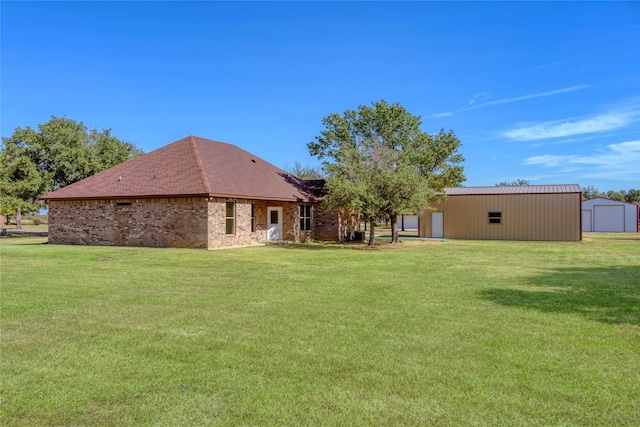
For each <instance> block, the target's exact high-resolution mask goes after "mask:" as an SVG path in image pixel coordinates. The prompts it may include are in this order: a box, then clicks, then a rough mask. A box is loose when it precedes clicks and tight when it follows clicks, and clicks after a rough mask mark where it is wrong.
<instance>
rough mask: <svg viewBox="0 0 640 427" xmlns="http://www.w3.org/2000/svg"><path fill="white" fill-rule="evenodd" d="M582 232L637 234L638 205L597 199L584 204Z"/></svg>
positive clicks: (586, 201)
mask: <svg viewBox="0 0 640 427" xmlns="http://www.w3.org/2000/svg"><path fill="white" fill-rule="evenodd" d="M582 231H584V232H587V233H588V232H608V233H637V232H638V205H635V204H633V203H626V202H619V201H617V200H610V199H605V198H602V197H597V198H595V199H590V200H585V201H583V202H582Z"/></svg>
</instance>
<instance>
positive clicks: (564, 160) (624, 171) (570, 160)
mask: <svg viewBox="0 0 640 427" xmlns="http://www.w3.org/2000/svg"><path fill="white" fill-rule="evenodd" d="M524 163H525V164H526V165H538V166H543V167H547V168H550V169H556V170H555V172H556V173H557V174H572V175H574V176H580V177H583V178H610V179H618V180H623V181H627V180H638V179H640V168H639V167H638V165H640V140H634V141H626V142H621V143H618V144H610V145H607V146H606V147H605V148H604V149H600V150H598V151H597V152H595V153H593V154H589V155H576V154H572V155H551V154H547V155H543V156H534V157H529V158H528V159H526V160H525V161H524Z"/></svg>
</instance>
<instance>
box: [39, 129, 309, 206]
mask: <svg viewBox="0 0 640 427" xmlns="http://www.w3.org/2000/svg"><path fill="white" fill-rule="evenodd" d="M196 195H202V196H205V195H206V196H220V197H239V198H250V199H263V200H283V201H286V200H291V201H295V200H310V199H313V198H315V196H317V195H318V192H317V191H316V190H315V189H313V188H308V186H307V185H306V184H305V182H304V181H302V180H300V179H298V178H296V177H293V176H291V175H289V174H287V173H286V172H285V171H283V170H282V169H279V168H277V167H275V166H274V165H272V164H270V163H268V162H266V161H264V160H262V159H260V158H259V157H257V156H254V155H253V154H251V153H249V152H247V151H244V150H242V149H241V148H238V147H236V146H235V145H231V144H226V143H224V142H218V141H213V140H210V139H205V138H200V137H196V136H189V137H186V138H184V139H181V140H179V141H176V142H174V143H172V144H169V145H166V146H164V147H161V148H159V149H157V150H155V151H152V152H150V153H147V154H144V155H142V156H140V157H136V158H135V159H132V160H129V161H127V162H125V163H122V164H119V165H117V166H114V167H112V168H110V169H107V170H105V171H102V172H100V173H98V174H95V175H93V176H91V177H89V178H86V179H83V180H81V181H78V182H76V183H74V184H71V185H68V186H66V187H64V188H61V189H59V190H57V191H54V192H52V193H49V194H47V195H45V196H43V197H41V198H42V199H44V200H63V199H90V198H130V197H167V196H196Z"/></svg>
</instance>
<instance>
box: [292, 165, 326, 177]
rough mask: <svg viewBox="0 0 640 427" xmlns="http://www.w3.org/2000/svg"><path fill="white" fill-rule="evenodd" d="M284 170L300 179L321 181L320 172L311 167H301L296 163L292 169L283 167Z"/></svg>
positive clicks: (321, 175)
mask: <svg viewBox="0 0 640 427" xmlns="http://www.w3.org/2000/svg"><path fill="white" fill-rule="evenodd" d="M284 169H285V170H286V171H287V172H288V173H289V174H291V175H293V176H295V177H297V178H300V179H323V178H324V174H323V173H322V171H321V170H319V169H317V168H314V167H312V166H302V163H300V162H298V161H296V162H295V163H294V164H293V167H288V166H285V167H284Z"/></svg>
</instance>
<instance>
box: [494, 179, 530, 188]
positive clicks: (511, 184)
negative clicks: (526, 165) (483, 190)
mask: <svg viewBox="0 0 640 427" xmlns="http://www.w3.org/2000/svg"><path fill="white" fill-rule="evenodd" d="M525 185H531V183H530V182H529V181H528V180H526V179H520V178H518V179H516V180H515V181H512V182H506V181H502V182H501V183H500V184H496V187H520V186H525Z"/></svg>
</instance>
